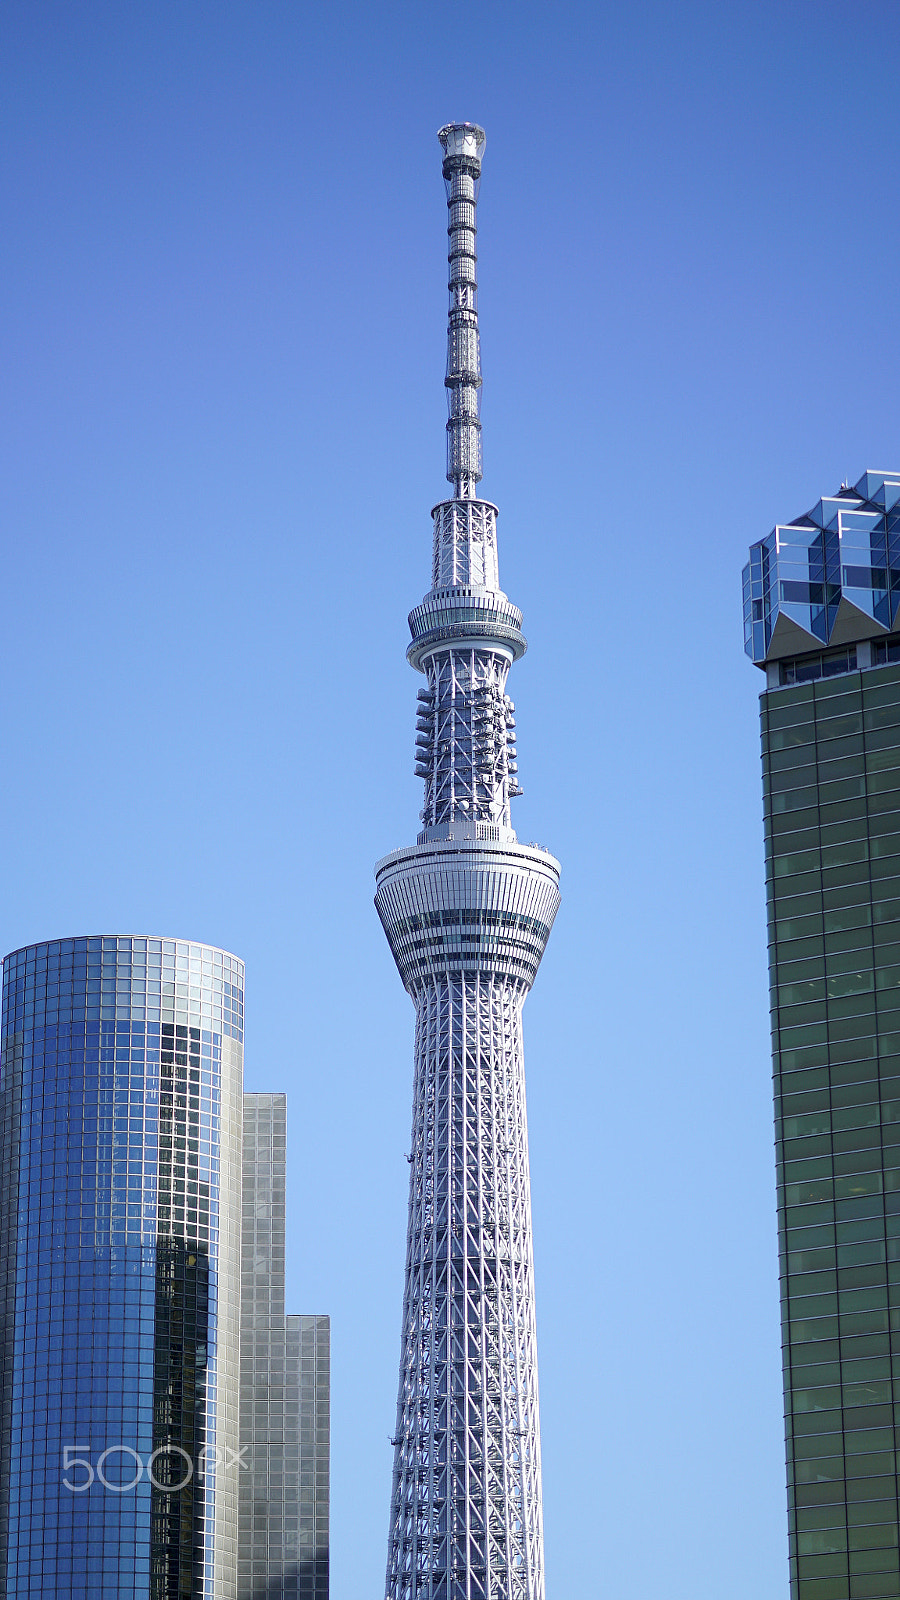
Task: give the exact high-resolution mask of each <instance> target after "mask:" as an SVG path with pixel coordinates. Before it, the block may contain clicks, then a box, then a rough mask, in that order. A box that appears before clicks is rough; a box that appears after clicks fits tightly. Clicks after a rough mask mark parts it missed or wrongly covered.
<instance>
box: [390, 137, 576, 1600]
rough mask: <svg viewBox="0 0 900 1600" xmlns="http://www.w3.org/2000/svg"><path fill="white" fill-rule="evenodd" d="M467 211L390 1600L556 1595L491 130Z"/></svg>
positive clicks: (457, 241)
mask: <svg viewBox="0 0 900 1600" xmlns="http://www.w3.org/2000/svg"><path fill="white" fill-rule="evenodd" d="M439 137H440V139H441V143H442V146H443V149H444V178H445V180H446V182H447V191H448V204H449V207H450V240H451V247H450V329H449V339H448V362H447V378H446V384H447V390H448V396H449V402H450V418H449V421H448V425H447V437H448V463H447V476H448V478H449V479H450V481H451V482H452V483H453V486H454V497H453V498H452V499H451V500H447V501H442V502H441V503H440V504H439V505H438V506H436V507H435V509H434V511H433V513H432V516H433V519H434V548H433V562H432V588H431V590H430V591H429V593H428V594H427V595H426V596H425V598H424V600H423V601H422V603H421V605H419V606H417V607H416V608H415V610H414V611H413V612H412V613H411V614H410V618H409V623H410V631H411V633H412V643H411V644H410V647H409V650H408V656H409V660H410V662H411V663H412V665H413V666H415V667H416V668H417V669H418V670H419V671H421V672H422V673H423V674H424V676H425V679H426V684H425V687H423V688H422V689H420V690H419V710H418V731H417V734H416V771H417V773H418V774H419V776H420V777H422V778H423V779H424V783H425V803H424V807H423V810H422V813H421V816H422V821H423V824H424V826H423V828H422V830H421V831H420V833H419V835H418V840H417V843H416V845H415V846H412V847H409V848H407V849H401V850H395V851H394V852H393V853H392V854H391V855H389V856H386V857H385V858H384V860H382V861H380V862H379V863H378V865H377V867H376V882H377V894H376V901H375V903H376V906H377V908H378V913H379V916H380V917H381V921H382V924H383V926H384V929H385V933H386V934H387V937H388V941H389V943H390V946H391V950H392V953H393V955H394V959H395V961H396V963H397V967H398V970H399V972H400V976H401V978H402V980H403V983H404V985H405V987H406V989H407V991H408V993H409V994H410V996H411V998H412V1000H413V1002H414V1004H415V1007H416V1067H415V1088H414V1106H413V1139H412V1153H411V1156H410V1197H409V1230H408V1238H407V1253H406V1281H405V1290H404V1300H403V1331H402V1340H401V1366H400V1388H399V1396H398V1403H397V1426H396V1434H395V1439H394V1477H393V1492H392V1500H391V1521H390V1541H389V1552H388V1571H387V1589H386V1593H387V1600H543V1597H544V1576H543V1533H542V1514H541V1467H540V1428H539V1417H538V1386H537V1348H536V1338H535V1310H534V1274H533V1266H532V1243H531V1200H530V1188H529V1176H528V1135H527V1123H526V1113H525V1076H524V1060H523V1049H522V1005H523V1002H524V1000H525V997H526V995H527V994H528V992H529V990H530V988H531V985H532V983H533V981H534V977H535V974H536V972H537V968H538V964H539V962H540V960H541V956H542V955H543V951H544V947H545V945H546V942H547V939H548V937H549V934H550V929H551V926H552V923H553V919H554V917H555V915H556V910H557V907H558V905H559V890H558V880H559V865H558V863H557V862H556V861H555V860H554V858H553V857H552V856H551V855H549V854H548V853H547V852H546V851H544V850H542V849H540V848H539V847H537V846H535V845H529V846H523V845H520V844H519V843H518V840H517V839H516V835H515V832H514V831H513V828H512V826H511V821H510V800H511V799H512V798H514V797H515V796H516V795H517V794H520V793H521V790H520V788H519V785H518V781H517V761H516V747H515V732H514V728H515V718H514V715H513V712H514V707H513V703H512V701H511V700H510V698H509V695H508V694H507V692H506V680H507V675H508V673H509V669H510V666H511V665H512V663H513V662H514V661H516V660H517V659H518V657H519V656H521V655H522V654H523V652H524V650H525V640H524V638H523V636H522V632H521V624H522V617H521V613H520V612H519V611H518V610H517V609H516V607H515V606H513V605H511V603H510V602H509V600H508V599H507V597H506V595H505V594H504V593H503V592H502V590H501V589H500V580H499V570H498V563H497V537H496V519H497V510H496V507H495V506H493V505H491V504H490V503H489V502H487V501H481V500H478V499H476V497H475V495H476V484H477V481H478V479H479V478H480V476H481V428H480V423H479V421H478V409H477V403H478V391H479V388H480V384H481V367H480V356H479V350H478V324H477V309H476V305H475V196H476V191H477V184H478V178H479V176H480V171H481V157H482V154H483V150H484V135H483V133H482V131H481V129H479V128H474V127H472V126H471V125H470V124H467V123H462V124H454V125H453V126H452V127H449V128H444V129H442V130H441V133H440V135H439Z"/></svg>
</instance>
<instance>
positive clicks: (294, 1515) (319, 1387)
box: [238, 1094, 329, 1600]
mask: <svg viewBox="0 0 900 1600" xmlns="http://www.w3.org/2000/svg"><path fill="white" fill-rule="evenodd" d="M286 1136H287V1103H286V1099H285V1096H284V1095H283V1094H245V1095H244V1182H243V1212H244V1217H243V1242H242V1254H241V1280H242V1281H241V1444H242V1445H243V1446H246V1451H245V1459H246V1462H247V1466H248V1470H247V1471H246V1472H245V1473H244V1474H243V1476H242V1478H241V1498H240V1542H239V1549H238V1600H276V1597H278V1600H281V1597H282V1596H289V1595H296V1596H298V1597H299V1600H327V1596H328V1470H329V1319H328V1317H325V1316H285V1311H284V1247H285V1200H286V1179H287V1162H286V1144H287V1138H286Z"/></svg>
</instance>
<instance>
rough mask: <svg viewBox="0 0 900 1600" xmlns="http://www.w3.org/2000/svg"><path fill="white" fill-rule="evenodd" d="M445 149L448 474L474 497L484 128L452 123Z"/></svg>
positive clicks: (458, 490) (459, 490)
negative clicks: (479, 212)
mask: <svg viewBox="0 0 900 1600" xmlns="http://www.w3.org/2000/svg"><path fill="white" fill-rule="evenodd" d="M438 138H439V140H440V142H441V149H442V150H443V152H444V183H445V185H446V188H447V208H448V211H449V219H448V227H447V232H448V234H449V236H450V249H449V251H448V255H447V259H448V261H449V263H450V281H449V284H448V288H449V290H450V310H449V323H450V325H449V328H448V329H447V375H446V377H445V379H444V384H445V386H446V389H447V410H448V418H447V477H448V479H449V481H450V483H452V485H453V498H454V499H455V500H474V499H475V498H476V497H477V493H478V484H479V482H480V479H481V475H482V474H481V422H480V420H479V412H480V408H481V347H480V341H479V337H478V282H477V276H476V262H477V259H478V258H477V256H476V254H475V235H476V231H477V229H476V222H475V202H476V200H477V199H478V183H479V179H480V178H481V160H482V157H483V155H484V147H485V143H486V140H485V135H484V129H483V128H479V127H478V125H477V123H474V122H449V123H448V124H447V126H446V127H444V128H441V129H440V130H439V132H438Z"/></svg>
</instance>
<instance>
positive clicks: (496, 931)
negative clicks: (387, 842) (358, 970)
mask: <svg viewBox="0 0 900 1600" xmlns="http://www.w3.org/2000/svg"><path fill="white" fill-rule="evenodd" d="M559 872H560V868H559V862H558V861H557V860H556V859H555V857H553V856H551V855H550V853H549V851H547V850H542V849H541V848H540V847H539V846H537V845H521V844H518V843H517V842H513V843H509V842H507V843H503V844H493V843H491V842H489V841H487V840H483V839H441V840H431V841H430V842H428V843H425V844H418V845H410V846H409V847H407V848H406V849H401V850H393V851H392V852H391V854H390V855H387V856H385V857H384V858H383V859H382V860H381V861H379V862H378V864H377V866H376V868H375V881H376V884H377V892H376V895H375V905H376V907H377V909H378V915H379V916H380V918H381V921H382V925H383V927H384V931H385V933H386V934H387V938H388V943H389V944H390V947H391V952H392V954H393V957H394V960H395V961H396V963H397V967H398V969H399V972H400V976H401V978H402V980H403V985H404V987H405V988H406V989H407V990H408V992H409V993H410V994H411V995H415V993H416V991H417V990H419V989H421V988H422V986H423V985H424V984H427V983H429V982H432V981H434V980H435V979H436V978H446V977H448V976H450V975H457V974H460V975H461V974H476V973H480V974H482V975H483V976H490V977H495V978H508V979H511V980H513V981H514V982H517V983H521V984H522V986H523V988H524V989H525V990H528V989H530V988H531V985H532V984H533V982H534V979H535V974H536V973H537V969H538V966H539V964H540V960H541V957H542V955H543V953H544V948H545V946H546V943H547V940H548V938H549V936H550V929H551V928H552V926H553V919H554V917H555V916H556V912H557V910H558V908H559Z"/></svg>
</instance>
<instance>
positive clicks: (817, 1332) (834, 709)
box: [744, 473, 900, 1600]
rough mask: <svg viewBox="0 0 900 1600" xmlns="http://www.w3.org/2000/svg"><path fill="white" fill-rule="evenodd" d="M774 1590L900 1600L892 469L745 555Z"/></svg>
mask: <svg viewBox="0 0 900 1600" xmlns="http://www.w3.org/2000/svg"><path fill="white" fill-rule="evenodd" d="M744 618H745V642H746V648H747V652H748V654H749V655H750V656H751V658H752V659H753V660H754V661H755V662H756V663H757V665H759V666H760V667H762V668H763V669H764V671H765V673H766V688H765V690H764V692H763V694H762V697H761V718H762V757H763V784H764V795H765V836H766V883H767V898H768V919H769V971H770V982H771V1009H772V1044H773V1062H774V1084H775V1131H776V1142H777V1159H778V1225H779V1255H780V1271H781V1313H782V1328H783V1353H784V1392H785V1417H786V1441H787V1485H788V1516H789V1532H790V1573H791V1589H790V1592H791V1596H792V1600H876V1597H879V1600H880V1597H882V1596H900V1552H898V1488H900V1484H898V1475H897V1461H898V1455H897V1450H898V1444H900V1432H898V1427H897V1425H898V1423H900V1413H898V1412H897V1411H895V1400H896V1401H898V1402H900V474H884V473H866V474H865V476H864V477H863V478H862V479H861V480H860V482H859V483H858V484H857V485H856V486H855V487H853V488H851V487H849V486H847V485H845V486H843V487H842V488H841V489H840V491H839V492H838V494H837V495H835V496H834V497H832V498H830V499H825V500H821V501H819V503H818V505H817V506H816V507H814V509H813V510H812V511H811V512H809V513H808V514H807V515H806V516H805V517H800V518H798V519H797V520H796V521H795V522H793V523H791V524H790V525H789V526H786V527H779V528H776V529H775V530H774V531H773V533H772V534H770V535H769V537H768V538H767V539H765V540H762V541H761V542H760V543H759V544H757V545H755V546H754V547H753V548H752V550H751V559H750V563H749V566H748V567H747V568H746V569H745V573H744Z"/></svg>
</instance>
